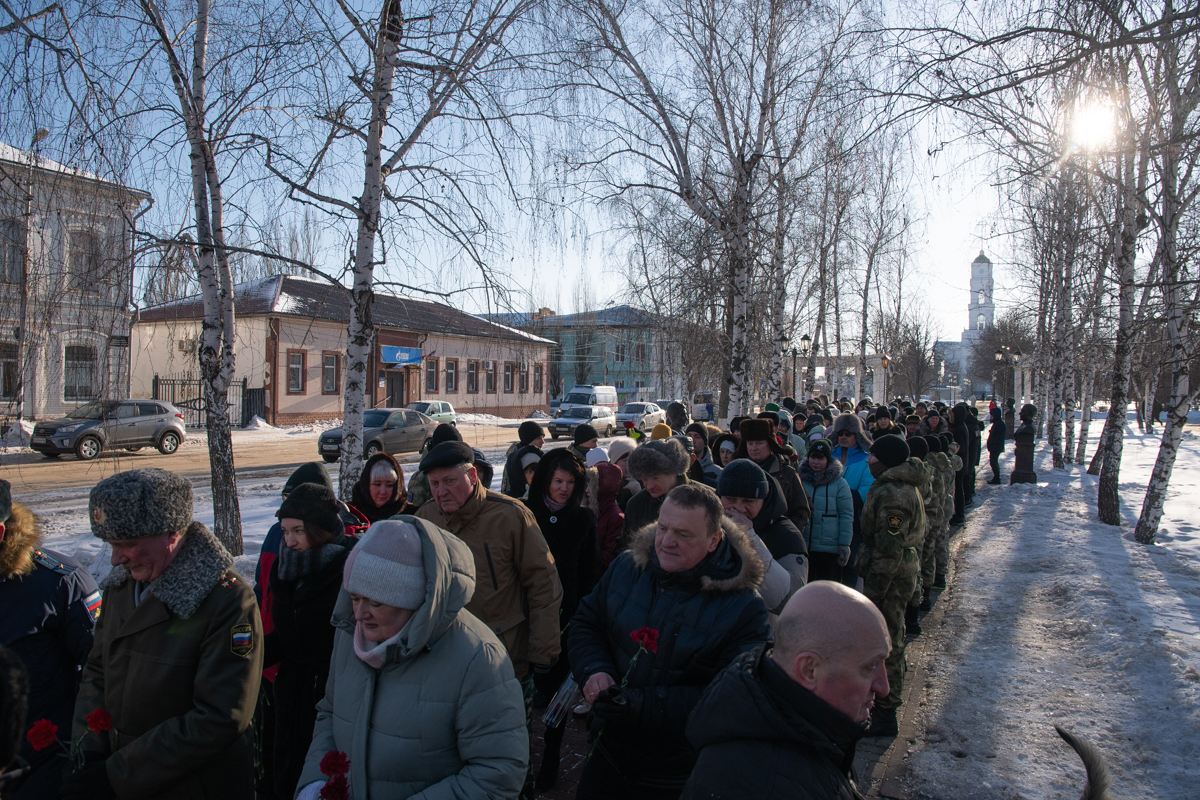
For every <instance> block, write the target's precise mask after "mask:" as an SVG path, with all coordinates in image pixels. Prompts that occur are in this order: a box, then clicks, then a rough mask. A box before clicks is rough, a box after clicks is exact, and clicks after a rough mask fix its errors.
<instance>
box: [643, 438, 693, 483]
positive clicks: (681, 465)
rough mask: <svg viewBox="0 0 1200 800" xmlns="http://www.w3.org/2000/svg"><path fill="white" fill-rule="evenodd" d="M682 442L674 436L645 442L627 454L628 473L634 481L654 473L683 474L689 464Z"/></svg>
mask: <svg viewBox="0 0 1200 800" xmlns="http://www.w3.org/2000/svg"><path fill="white" fill-rule="evenodd" d="M691 463H692V459H691V456H689V455H688V452H687V449H686V448H685V447H684V444H683V442H681V441H679V440H678V439H676V438H675V437H673V436H672V437H671V438H669V439H659V440H658V441H654V442H646V443H645V444H643V445H642V446H641V447H639V448H637V449H636V450H634V451H633V452H632V453H630V454H629V474H630V475H632V476H633V479H634V480H636V481H643V480H645V479H646V478H653V477H654V476H656V475H683V474H684V473H685V472H687V471H688V467H689V466H691Z"/></svg>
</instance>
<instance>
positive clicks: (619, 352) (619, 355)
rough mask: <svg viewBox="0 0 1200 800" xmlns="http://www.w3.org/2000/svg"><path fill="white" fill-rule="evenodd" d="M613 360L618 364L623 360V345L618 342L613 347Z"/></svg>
mask: <svg viewBox="0 0 1200 800" xmlns="http://www.w3.org/2000/svg"><path fill="white" fill-rule="evenodd" d="M613 361H615V362H617V363H618V364H622V363H624V362H625V345H623V344H618V345H616V346H614V347H613Z"/></svg>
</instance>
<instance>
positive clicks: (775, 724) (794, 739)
mask: <svg viewBox="0 0 1200 800" xmlns="http://www.w3.org/2000/svg"><path fill="white" fill-rule="evenodd" d="M776 631H777V632H776V641H775V647H774V649H773V650H771V649H767V646H766V645H764V646H762V647H758V648H756V649H754V650H752V651H751V652H749V653H746V654H745V655H743V656H741V657H740V658H738V659H737V660H736V661H734V662H733V663H732V664H731V665H730V666H729V667H728V668H727V669H725V671H724V672H722V673H721V674H720V675H719V676H717V679H716V680H714V681H713V683H712V685H710V686H709V688H708V690H707V691H706V692H705V693H704V696H703V697H702V698H701V699H700V703H699V704H698V705H697V706H696V708H695V710H694V711H692V715H691V718H690V719H689V721H688V726H687V737H688V739H689V740H690V741H691V742H692V744H693V745H695V746H696V747H697V748H699V750H700V758H699V760H698V761H697V762H696V767H695V769H693V770H692V776H691V778H690V779H689V780H688V782H687V786H686V787H685V788H684V791H683V796H682V798H681V800H734V798H737V799H738V800H754V798H762V800H768V798H771V799H772V800H773V799H774V798H780V797H787V798H792V799H794V800H834V798H837V800H843V798H844V800H854V799H855V798H860V797H861V796H862V795H861V794H860V793H859V792H858V789H857V788H856V786H855V779H854V775H853V767H852V765H853V763H854V748H855V745H856V744H857V742H858V740H859V738H861V737H862V735H863V731H864V730H865V728H866V724H867V722H868V721H869V720H870V718H871V707H872V706H873V705H874V704H875V697H876V696H880V697H886V696H887V694H888V681H887V670H886V668H885V662H886V659H887V655H888V651H889V650H890V649H891V637H890V636H889V634H888V628H887V622H886V621H884V618H883V615H882V614H881V613H879V609H877V608H876V607H875V604H874V603H872V602H871V601H870V600H868V599H867V598H866V597H864V596H863V595H861V594H859V593H858V592H856V591H854V590H853V589H849V588H847V587H845V586H843V585H841V584H839V583H832V582H830V581H815V582H813V583H810V584H808V585H807V586H805V587H804V588H802V589H800V590H799V591H797V592H796V593H795V594H794V595H792V598H791V599H790V600H789V601H788V603H787V605H786V606H784V609H783V613H782V614H780V616H779V622H778V626H777V628H776Z"/></svg>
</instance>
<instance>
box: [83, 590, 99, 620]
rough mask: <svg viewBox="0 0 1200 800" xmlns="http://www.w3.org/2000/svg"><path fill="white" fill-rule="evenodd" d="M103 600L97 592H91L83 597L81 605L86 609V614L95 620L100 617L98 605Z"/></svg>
mask: <svg viewBox="0 0 1200 800" xmlns="http://www.w3.org/2000/svg"><path fill="white" fill-rule="evenodd" d="M103 602H104V601H103V600H102V599H101V598H100V593H99V592H92V593H91V594H89V595H88V596H87V597H85V598H83V606H84V608H86V609H87V612H88V616H90V617H91V618H92V622H95V621H96V620H98V619H99V618H100V605H101V603H103Z"/></svg>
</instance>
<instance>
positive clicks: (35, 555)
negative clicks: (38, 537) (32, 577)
mask: <svg viewBox="0 0 1200 800" xmlns="http://www.w3.org/2000/svg"><path fill="white" fill-rule="evenodd" d="M29 557H30V558H32V559H33V561H34V563H36V564H40V565H41V566H43V567H45V568H46V569H52V570H54V571H55V572H57V573H58V574H59V575H70V574H71V573H73V572H74V571H75V568H74V567H72V566H71V565H70V564H64V563H63V562H62V561H61V560H60V559H57V558H55V557H54V556H52V555H50V554H49V553H47V552H46V551H45V550H41V549H38V550H34V551H33V552H32V553H31V554H30V556H29Z"/></svg>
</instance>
